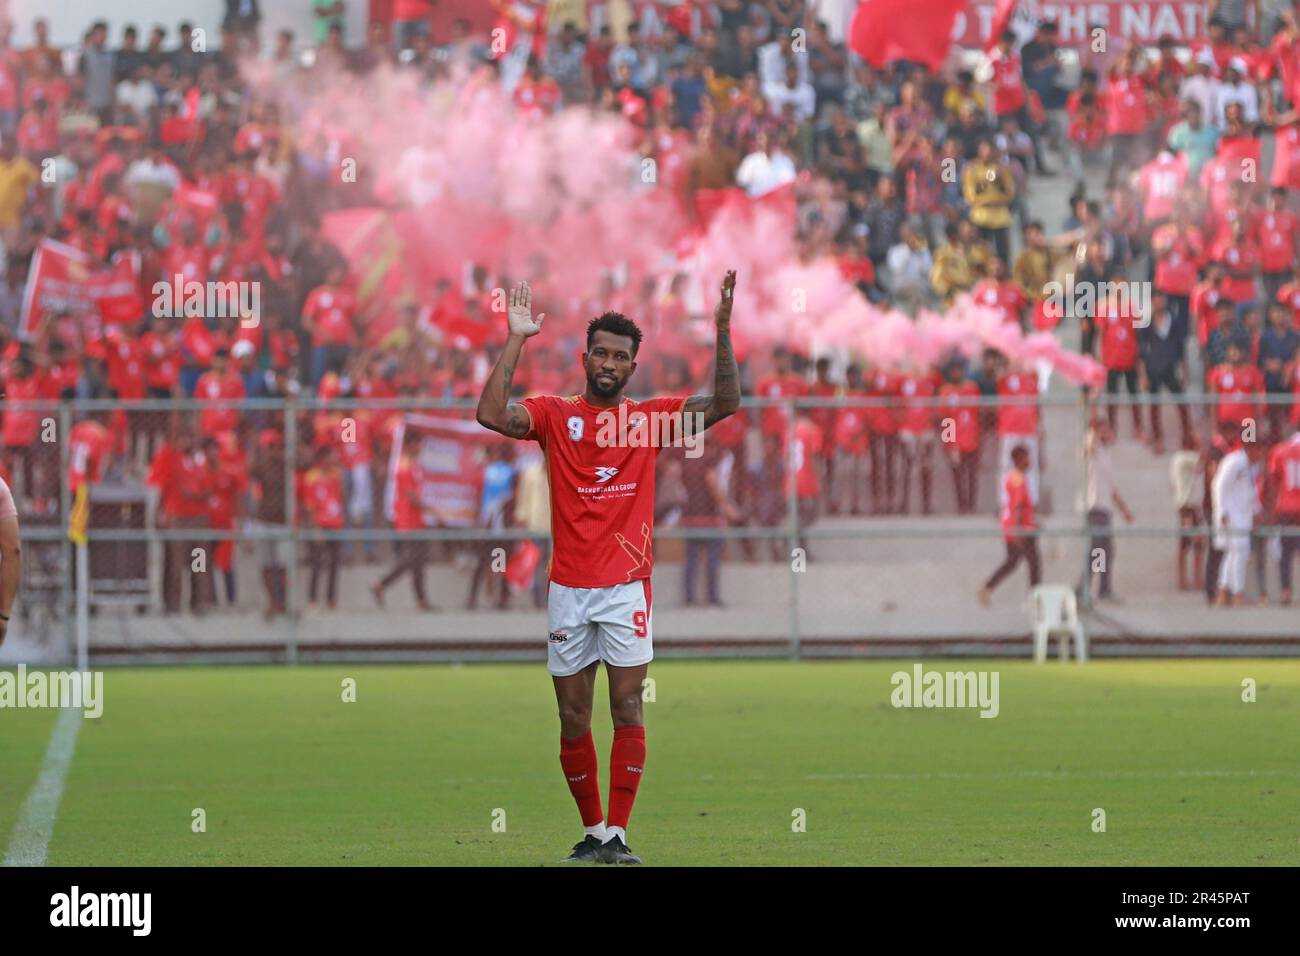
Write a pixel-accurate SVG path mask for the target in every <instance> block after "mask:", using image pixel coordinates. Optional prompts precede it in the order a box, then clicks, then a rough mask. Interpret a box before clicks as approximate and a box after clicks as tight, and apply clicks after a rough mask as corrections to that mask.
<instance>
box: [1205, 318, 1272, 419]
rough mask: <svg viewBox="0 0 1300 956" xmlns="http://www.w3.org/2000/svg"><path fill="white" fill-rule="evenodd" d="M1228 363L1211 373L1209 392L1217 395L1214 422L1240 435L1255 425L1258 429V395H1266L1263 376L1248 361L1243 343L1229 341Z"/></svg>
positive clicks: (1207, 382)
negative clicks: (1226, 426) (1232, 429)
mask: <svg viewBox="0 0 1300 956" xmlns="http://www.w3.org/2000/svg"><path fill="white" fill-rule="evenodd" d="M1226 355H1227V361H1226V362H1224V363H1223V364H1220V365H1216V366H1215V367H1214V368H1213V369H1211V370H1210V374H1209V376H1208V377H1207V379H1206V389H1207V390H1208V391H1209V392H1210V393H1211V394H1212V395H1214V420H1215V422H1216V423H1217V424H1218V425H1219V426H1220V427H1222V426H1224V425H1228V426H1231V427H1233V428H1235V429H1237V432H1238V435H1240V434H1241V431H1242V430H1243V429H1245V428H1246V427H1247V425H1248V424H1251V423H1253V424H1254V425H1255V427H1256V428H1258V426H1259V401H1258V399H1259V396H1260V395H1262V394H1263V392H1264V376H1263V375H1261V374H1260V371H1259V369H1257V368H1256V367H1255V366H1254V365H1251V364H1250V363H1249V362H1247V361H1246V352H1245V349H1244V348H1243V347H1242V345H1241V343H1240V342H1238V341H1236V340H1233V341H1230V342H1229V343H1228V345H1227V349H1226Z"/></svg>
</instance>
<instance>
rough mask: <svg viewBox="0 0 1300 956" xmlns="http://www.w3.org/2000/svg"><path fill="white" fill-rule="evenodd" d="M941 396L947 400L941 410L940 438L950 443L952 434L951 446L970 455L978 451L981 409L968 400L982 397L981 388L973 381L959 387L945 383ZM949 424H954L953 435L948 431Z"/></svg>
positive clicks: (940, 387) (940, 390) (941, 387)
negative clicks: (949, 439)
mask: <svg viewBox="0 0 1300 956" xmlns="http://www.w3.org/2000/svg"><path fill="white" fill-rule="evenodd" d="M939 394H940V396H942V397H943V398H945V399H947V401H946V402H945V403H944V404H943V405H942V406H941V407H940V409H939V415H940V416H941V417H942V419H943V421H942V422H941V423H940V425H941V427H940V429H939V434H940V436H941V437H942V438H943V439H944V440H945V441H948V438H949V434H951V444H952V445H953V446H954V447H956V449H957V450H958V451H961V452H967V453H969V452H972V451H975V450H977V449H978V448H979V446H980V413H979V407H978V406H977V405H975V404H973V403H971V402H970V401H968V400H969V399H978V398H979V397H980V387H979V386H978V385H976V384H975V383H974V382H971V381H965V382H961V383H959V384H957V385H954V384H953V383H952V382H944V383H943V384H942V385H940V386H939ZM948 422H951V423H952V425H951V427H952V431H951V433H949V432H948V431H947V429H948V427H949V426H948Z"/></svg>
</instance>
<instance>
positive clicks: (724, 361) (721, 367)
mask: <svg viewBox="0 0 1300 956" xmlns="http://www.w3.org/2000/svg"><path fill="white" fill-rule="evenodd" d="M715 365H716V368H715V369H714V373H713V394H712V395H692V396H691V397H690V398H688V399H687V400H686V404H685V405H683V406H682V412H683V413H692V414H693V413H695V412H703V413H704V427H705V428H709V427H711V426H713V425H716V424H717V423H718V422H720V421H722V420H723V419H724V418H726V417H727V416H728V415H730V414H731V413H732V412H734V411H735V410H736V408H737V407H738V406H739V405H740V370H739V368H737V366H736V356H735V353H734V352H733V351H732V348H731V333H730V332H729V331H725V330H720V331H719V332H718V357H717V360H716V363H715Z"/></svg>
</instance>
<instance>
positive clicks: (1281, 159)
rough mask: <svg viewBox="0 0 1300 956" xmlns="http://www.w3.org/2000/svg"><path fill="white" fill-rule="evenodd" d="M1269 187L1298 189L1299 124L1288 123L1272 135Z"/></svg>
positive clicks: (1299, 183) (1299, 177)
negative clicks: (1271, 175)
mask: <svg viewBox="0 0 1300 956" xmlns="http://www.w3.org/2000/svg"><path fill="white" fill-rule="evenodd" d="M1269 185H1271V186H1282V187H1283V188H1285V189H1300V124H1296V123H1288V124H1287V125H1286V126H1282V127H1280V128H1279V129H1277V131H1276V132H1275V133H1274V138H1273V177H1272V179H1271V180H1270V181H1269Z"/></svg>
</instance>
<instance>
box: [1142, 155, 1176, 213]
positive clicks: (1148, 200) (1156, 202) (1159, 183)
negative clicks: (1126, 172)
mask: <svg viewBox="0 0 1300 956" xmlns="http://www.w3.org/2000/svg"><path fill="white" fill-rule="evenodd" d="M1186 182H1187V157H1186V156H1184V155H1182V154H1181V153H1180V154H1178V155H1176V156H1175V155H1174V154H1173V153H1170V152H1162V153H1160V155H1158V156H1157V157H1156V158H1155V159H1153V160H1151V162H1149V163H1147V164H1146V165H1145V166H1143V167H1142V169H1141V170H1140V171H1139V172H1138V188H1139V189H1140V190H1141V192H1142V215H1143V216H1145V217H1146V221H1147V222H1155V221H1156V220H1158V219H1168V218H1169V216H1170V215H1171V214H1172V213H1173V211H1174V200H1175V199H1176V198H1177V196H1178V193H1179V191H1180V190H1181V189H1182V188H1183V184H1184V183H1186Z"/></svg>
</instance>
